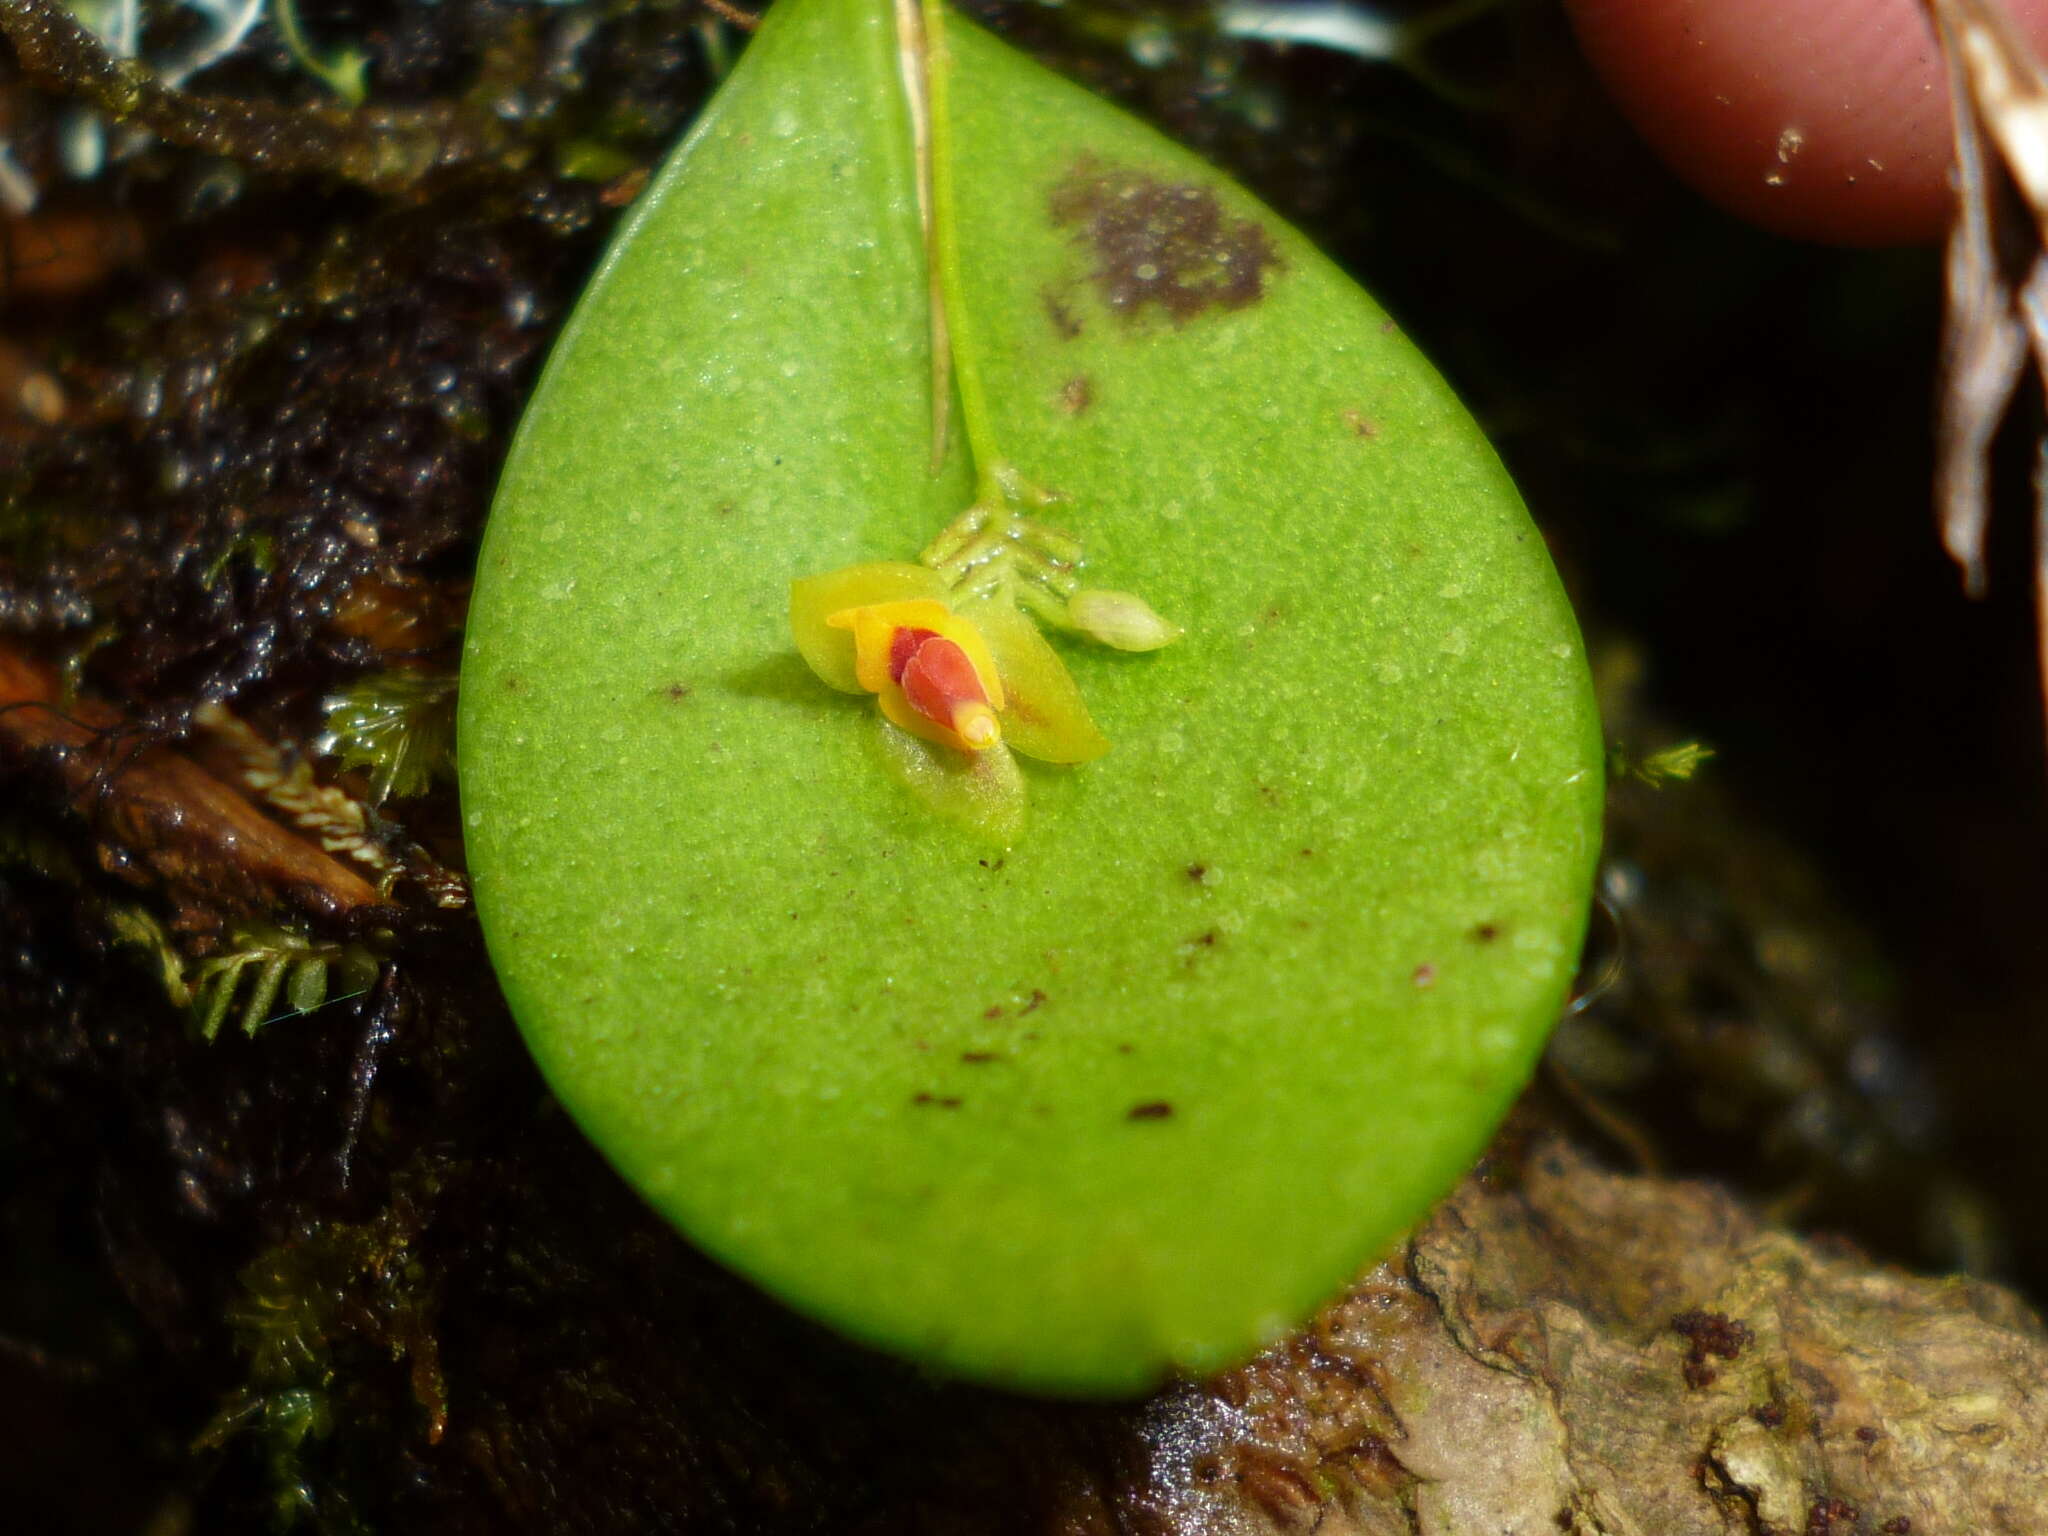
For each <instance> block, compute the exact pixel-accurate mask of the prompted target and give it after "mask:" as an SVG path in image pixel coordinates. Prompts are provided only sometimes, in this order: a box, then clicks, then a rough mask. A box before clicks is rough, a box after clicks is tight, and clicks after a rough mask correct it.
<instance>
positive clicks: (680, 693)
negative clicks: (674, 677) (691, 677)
mask: <svg viewBox="0 0 2048 1536" xmlns="http://www.w3.org/2000/svg"><path fill="white" fill-rule="evenodd" d="M661 691H662V693H663V694H664V695H666V696H667V698H668V701H669V703H671V704H680V703H682V702H683V700H685V699H687V698H688V697H689V696H690V694H691V692H692V689H691V687H690V685H689V684H688V683H670V684H669V685H668V686H667V687H666V688H664V689H662V690H661Z"/></svg>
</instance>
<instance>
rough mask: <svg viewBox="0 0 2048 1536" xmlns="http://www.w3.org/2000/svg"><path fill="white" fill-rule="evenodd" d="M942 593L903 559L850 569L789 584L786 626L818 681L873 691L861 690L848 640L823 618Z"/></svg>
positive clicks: (935, 578)
mask: <svg viewBox="0 0 2048 1536" xmlns="http://www.w3.org/2000/svg"><path fill="white" fill-rule="evenodd" d="M945 594H946V579H945V578H944V577H943V576H941V575H940V574H939V573H938V572H937V571H934V570H930V569H927V568H926V567H924V566H922V565H912V564H911V563H910V562H909V561H906V560H876V561H871V562H869V563H868V564H866V565H849V566H847V567H845V568H844V569H842V570H837V571H828V572H826V573H825V574H824V575H822V576H806V577H804V578H803V579H802V580H800V581H793V582H791V583H790V586H789V627H790V631H791V633H792V634H794V636H795V637H796V648H797V651H798V652H799V653H800V654H801V655H802V656H803V659H804V660H805V661H806V662H807V663H808V664H809V665H810V669H811V670H812V671H813V672H815V673H817V674H818V676H819V678H820V679H822V680H823V681H824V682H826V683H828V684H830V685H831V686H832V687H834V688H837V689H839V690H840V691H841V692H844V693H870V692H873V690H872V689H869V688H864V687H863V686H862V685H861V681H860V678H859V676H858V675H857V673H856V672H855V670H854V654H853V650H854V648H853V635H852V634H851V633H850V632H849V631H847V630H844V629H834V628H833V627H832V626H831V625H830V624H829V623H827V622H826V621H827V618H828V617H829V616H830V615H832V614H835V613H838V612H840V611H841V610H843V609H847V608H859V607H864V606H868V605H872V604H875V603H891V602H905V601H911V600H914V599H917V598H934V599H936V598H943V597H944V596H945ZM969 654H970V655H971V654H972V653H971V652H970V653H969Z"/></svg>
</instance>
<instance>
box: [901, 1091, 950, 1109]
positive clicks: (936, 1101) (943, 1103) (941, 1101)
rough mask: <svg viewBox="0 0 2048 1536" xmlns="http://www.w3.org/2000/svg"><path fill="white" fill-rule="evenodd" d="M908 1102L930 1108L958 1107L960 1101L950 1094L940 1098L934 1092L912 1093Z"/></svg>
mask: <svg viewBox="0 0 2048 1536" xmlns="http://www.w3.org/2000/svg"><path fill="white" fill-rule="evenodd" d="M910 1102H911V1103H913V1104H916V1105H920V1106H923V1107H926V1108H930V1109H958V1108H959V1107H960V1101H959V1100H958V1099H956V1098H953V1097H951V1096H950V1095H949V1096H947V1097H944V1098H941V1097H940V1096H939V1095H937V1094H935V1093H913V1094H912V1095H911V1096H910Z"/></svg>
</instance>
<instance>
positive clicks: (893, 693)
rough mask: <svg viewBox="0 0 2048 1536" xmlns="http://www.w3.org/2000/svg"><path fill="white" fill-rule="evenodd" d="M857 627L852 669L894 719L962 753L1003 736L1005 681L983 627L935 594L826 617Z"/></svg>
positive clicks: (833, 622)
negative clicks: (1001, 719)
mask: <svg viewBox="0 0 2048 1536" xmlns="http://www.w3.org/2000/svg"><path fill="white" fill-rule="evenodd" d="M825 623H826V624H827V625H829V626H830V627H831V628H833V629H848V630H852V631H853V671H854V676H855V677H857V678H859V679H860V685H861V687H863V688H865V689H867V690H868V691H869V692H870V693H872V694H874V695H875V696H876V697H877V698H878V699H879V700H880V702H881V705H882V713H883V714H884V715H885V716H886V717H887V718H888V721H889V723H890V724H891V725H894V726H899V727H901V728H902V729H903V730H906V731H908V732H910V734H911V735H913V736H922V737H923V738H924V739H925V740H926V741H936V742H938V743H940V744H941V745H942V746H948V747H954V748H957V749H958V750H960V751H962V752H986V751H987V750H988V749H989V748H990V747H993V746H995V745H996V744H997V743H998V742H1000V741H1001V740H1002V739H1003V729H1002V726H1001V725H1000V724H999V723H998V722H997V719H996V712H997V711H998V710H1000V709H1001V708H1002V707H1003V680H1002V678H1001V676H1000V675H999V674H998V673H997V671H996V664H995V658H994V657H992V656H990V655H989V653H988V643H987V642H986V641H984V640H983V639H982V638H981V631H979V630H978V629H976V628H975V627H974V626H973V625H972V624H970V623H968V622H967V621H966V620H965V619H963V618H961V617H960V616H959V615H958V614H956V613H954V612H953V611H952V610H951V609H950V608H948V607H947V606H946V605H945V604H944V603H942V602H940V601H938V600H937V599H936V598H930V597H918V598H911V599H909V600H908V601H899V602H890V603H867V604H864V605H862V606H860V607H858V608H842V609H840V610H839V611H838V612H837V613H828V614H826V615H825Z"/></svg>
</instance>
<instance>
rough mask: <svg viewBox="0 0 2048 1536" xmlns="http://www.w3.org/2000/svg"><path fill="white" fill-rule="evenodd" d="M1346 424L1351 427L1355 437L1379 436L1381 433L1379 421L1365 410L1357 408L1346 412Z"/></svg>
mask: <svg viewBox="0 0 2048 1536" xmlns="http://www.w3.org/2000/svg"><path fill="white" fill-rule="evenodd" d="M1344 425H1345V426H1347V427H1349V428H1350V429H1351V434H1352V436H1354V437H1378V436H1379V435H1380V428H1379V423H1378V422H1376V421H1374V420H1373V419H1372V418H1371V417H1370V416H1368V415H1366V414H1365V412H1363V411H1361V410H1358V409H1356V408H1354V409H1352V410H1348V411H1346V412H1345V413H1344Z"/></svg>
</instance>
